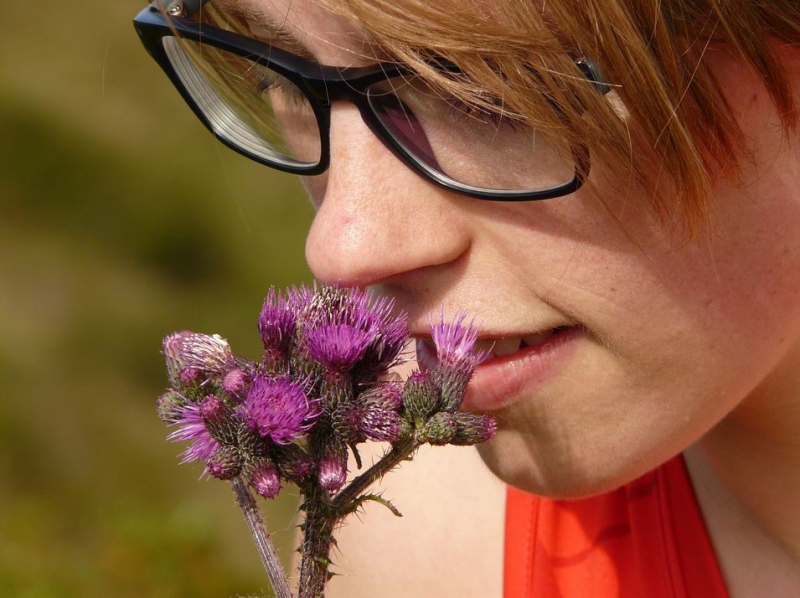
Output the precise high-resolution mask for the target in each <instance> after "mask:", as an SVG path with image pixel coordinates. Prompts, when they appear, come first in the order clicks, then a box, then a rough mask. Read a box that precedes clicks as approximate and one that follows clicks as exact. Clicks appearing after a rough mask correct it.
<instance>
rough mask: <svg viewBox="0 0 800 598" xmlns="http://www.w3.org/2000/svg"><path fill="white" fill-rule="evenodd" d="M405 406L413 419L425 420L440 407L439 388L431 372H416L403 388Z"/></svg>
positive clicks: (412, 373)
mask: <svg viewBox="0 0 800 598" xmlns="http://www.w3.org/2000/svg"><path fill="white" fill-rule="evenodd" d="M403 405H404V406H405V408H406V412H408V414H409V415H410V416H411V417H412V418H418V419H425V418H427V417H428V416H429V415H430V414H432V413H433V412H434V411H435V410H436V408H437V406H438V405H439V388H438V387H437V385H436V384H435V383H434V380H433V377H432V376H431V374H430V373H429V372H423V371H420V370H415V371H413V372H411V375H410V376H409V377H408V379H407V380H406V383H405V386H404V387H403Z"/></svg>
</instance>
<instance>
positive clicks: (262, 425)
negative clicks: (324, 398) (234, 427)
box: [242, 376, 320, 444]
mask: <svg viewBox="0 0 800 598" xmlns="http://www.w3.org/2000/svg"><path fill="white" fill-rule="evenodd" d="M242 412H243V416H244V418H245V421H246V422H247V426H248V427H249V428H250V429H251V430H256V431H257V432H258V433H259V434H260V435H261V436H262V437H265V438H269V439H270V440H272V442H274V443H276V444H289V443H290V442H292V441H293V440H294V439H295V438H297V437H299V436H301V435H303V434H304V433H305V432H307V431H308V430H309V429H310V428H311V426H312V425H313V424H314V421H315V420H316V418H317V417H318V416H319V413H320V412H319V408H318V406H317V401H311V400H309V399H308V397H307V396H306V388H305V385H304V384H303V383H298V382H296V381H293V380H292V379H291V378H289V377H288V376H278V377H274V378H266V377H264V376H257V377H256V378H255V379H254V380H253V384H252V386H251V387H250V389H249V390H248V391H247V397H246V398H245V400H244V403H243V404H242Z"/></svg>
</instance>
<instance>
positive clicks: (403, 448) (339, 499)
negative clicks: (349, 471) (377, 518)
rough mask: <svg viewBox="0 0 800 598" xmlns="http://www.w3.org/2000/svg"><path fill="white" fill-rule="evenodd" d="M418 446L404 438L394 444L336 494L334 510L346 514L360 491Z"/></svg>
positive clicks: (403, 459) (406, 457)
mask: <svg viewBox="0 0 800 598" xmlns="http://www.w3.org/2000/svg"><path fill="white" fill-rule="evenodd" d="M418 447H419V443H417V442H415V441H414V440H404V441H402V442H399V443H397V444H396V445H394V446H393V447H392V448H391V450H390V451H388V452H387V453H386V454H385V455H384V456H383V457H381V458H380V459H379V460H378V462H377V463H375V464H374V465H373V466H372V467H370V468H369V469H368V470H366V471H365V472H364V473H362V474H361V475H360V476H358V477H356V478H355V479H354V480H353V481H352V482H350V483H349V484H348V485H347V486H346V487H345V488H344V490H342V491H341V492H340V493H339V494H337V495H336V498H335V499H334V500H333V506H334V508H335V510H336V511H338V512H340V513H343V514H347V513H348V512H349V508H350V506H351V505H352V504H353V501H355V500H356V499H358V497H359V496H360V495H361V493H362V492H364V491H365V490H366V489H367V488H369V486H370V484H372V483H373V482H374V481H375V480H378V479H380V478H382V477H383V476H384V475H386V474H387V473H389V471H391V470H392V469H394V468H395V467H397V466H398V465H399V464H400V463H401V462H402V461H405V460H406V459H408V457H409V456H410V455H411V453H413V452H414V451H415V450H417V448H418Z"/></svg>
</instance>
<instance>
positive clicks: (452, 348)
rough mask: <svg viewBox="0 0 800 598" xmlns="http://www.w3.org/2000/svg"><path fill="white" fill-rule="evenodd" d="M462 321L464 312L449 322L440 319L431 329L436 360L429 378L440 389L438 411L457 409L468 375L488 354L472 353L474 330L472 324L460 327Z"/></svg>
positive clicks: (476, 330) (469, 376) (473, 350)
mask: <svg viewBox="0 0 800 598" xmlns="http://www.w3.org/2000/svg"><path fill="white" fill-rule="evenodd" d="M465 318H466V314H465V313H464V312H458V313H457V314H456V317H455V318H454V319H453V321H452V322H445V321H444V316H442V317H441V318H440V319H439V322H437V323H435V324H433V325H432V326H431V336H432V337H433V343H434V344H435V345H436V355H437V358H438V363H437V364H436V367H435V368H434V369H433V371H432V374H433V378H434V380H435V381H436V383H437V385H438V386H439V387H440V388H441V393H442V398H441V404H440V408H441V410H442V411H449V412H453V411H455V410H456V409H458V407H459V406H460V405H461V401H462V400H463V398H464V393H465V392H466V389H467V383H469V379H470V378H471V377H472V372H474V371H475V368H476V367H477V365H478V364H479V363H480V362H481V361H483V360H484V359H486V357H488V355H489V351H476V350H475V343H476V341H477V340H478V329H477V327H475V326H474V325H473V323H472V322H470V323H469V324H467V325H464V320H465Z"/></svg>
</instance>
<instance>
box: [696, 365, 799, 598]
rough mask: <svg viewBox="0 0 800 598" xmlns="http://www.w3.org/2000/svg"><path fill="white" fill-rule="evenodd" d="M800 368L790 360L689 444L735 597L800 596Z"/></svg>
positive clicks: (715, 541) (703, 501) (709, 521)
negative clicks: (725, 415) (733, 409)
mask: <svg viewBox="0 0 800 598" xmlns="http://www.w3.org/2000/svg"><path fill="white" fill-rule="evenodd" d="M789 362H791V363H789ZM799 372H800V369H799V368H798V361H797V360H794V359H792V360H788V361H787V363H785V364H784V365H783V366H781V367H780V368H778V369H777V370H776V371H775V372H774V373H773V374H772V375H771V376H770V377H769V378H768V379H767V380H766V381H765V382H764V384H762V385H761V386H760V387H759V388H758V389H756V390H755V391H754V392H753V393H751V395H750V396H749V397H748V399H746V400H745V401H744V402H743V403H742V404H741V405H740V406H739V407H738V408H737V409H736V410H735V411H734V412H732V413H731V414H730V415H728V417H727V418H725V419H724V420H723V421H722V422H720V423H719V424H718V425H717V426H716V427H715V428H714V429H713V430H711V431H710V432H709V433H708V434H707V435H706V436H705V437H704V438H703V439H702V440H701V441H700V442H698V443H697V444H696V445H695V446H693V447H691V448H690V449H689V450H687V451H686V462H687V465H688V468H689V472H690V475H691V478H692V482H693V484H694V488H695V493H696V495H697V499H698V502H699V504H700V508H701V511H702V513H703V516H704V517H705V520H706V525H707V527H708V531H709V534H710V536H711V541H712V543H713V544H714V547H715V550H716V552H717V556H718V559H719V563H720V567H721V568H722V573H723V576H724V577H725V579H726V582H727V583H728V589H729V592H730V595H731V598H736V597H738V596H776V597H783V596H787V597H788V596H800V509H798V508H797V506H798V505H800V391H798V390H797V383H798V382H800V374H799Z"/></svg>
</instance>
